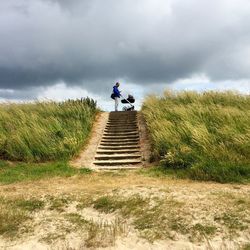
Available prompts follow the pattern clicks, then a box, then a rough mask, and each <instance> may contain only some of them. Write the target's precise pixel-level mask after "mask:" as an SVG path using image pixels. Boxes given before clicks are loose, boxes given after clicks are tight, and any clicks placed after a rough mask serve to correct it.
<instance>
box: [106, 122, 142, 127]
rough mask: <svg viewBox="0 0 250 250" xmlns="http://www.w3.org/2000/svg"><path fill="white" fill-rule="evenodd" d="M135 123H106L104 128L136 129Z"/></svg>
mask: <svg viewBox="0 0 250 250" xmlns="http://www.w3.org/2000/svg"><path fill="white" fill-rule="evenodd" d="M137 126H138V125H137V122H121V123H114V122H113V123H109V122H108V123H107V124H106V127H137Z"/></svg>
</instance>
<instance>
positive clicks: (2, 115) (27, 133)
mask: <svg viewBox="0 0 250 250" xmlns="http://www.w3.org/2000/svg"><path fill="white" fill-rule="evenodd" d="M96 113H97V108H96V103H95V102H94V101H93V100H91V99H89V98H86V99H81V100H76V101H72V100H69V101H65V102H60V103H56V102H41V103H39V102H38V103H26V104H8V103H7V104H1V105H0V159H2V160H13V161H26V162H40V161H50V160H59V159H60V160H62V159H68V158H70V157H72V156H74V155H76V154H77V153H78V152H79V150H80V148H81V147H82V146H83V145H84V143H85V142H86V139H87V137H88V135H89V133H90V130H91V127H92V124H93V122H94V118H95V116H96Z"/></svg>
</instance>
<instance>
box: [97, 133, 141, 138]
mask: <svg viewBox="0 0 250 250" xmlns="http://www.w3.org/2000/svg"><path fill="white" fill-rule="evenodd" d="M138 138H139V135H138V134H137V135H103V137H102V139H138Z"/></svg>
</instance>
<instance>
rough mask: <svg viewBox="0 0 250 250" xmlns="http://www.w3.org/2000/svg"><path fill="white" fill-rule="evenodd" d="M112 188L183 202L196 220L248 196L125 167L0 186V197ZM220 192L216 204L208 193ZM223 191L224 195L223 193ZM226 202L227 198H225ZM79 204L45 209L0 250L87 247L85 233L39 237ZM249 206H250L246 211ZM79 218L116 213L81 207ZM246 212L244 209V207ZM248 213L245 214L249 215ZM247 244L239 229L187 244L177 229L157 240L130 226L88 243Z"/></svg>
mask: <svg viewBox="0 0 250 250" xmlns="http://www.w3.org/2000/svg"><path fill="white" fill-rule="evenodd" d="M113 192H116V194H119V195H120V196H121V197H128V196H131V195H134V194H139V195H141V196H143V197H147V196H149V195H152V194H153V196H155V197H158V198H159V199H166V198H167V197H171V198H173V199H175V200H176V201H180V202H184V203H185V209H186V212H187V213H189V214H193V216H194V219H195V220H197V222H202V219H201V218H203V217H207V219H209V217H210V215H213V214H214V213H216V212H218V211H220V210H225V211H227V209H230V206H229V205H228V204H229V203H228V202H229V201H230V199H231V198H230V197H238V198H239V199H240V198H241V199H243V198H246V199H247V198H248V197H249V196H250V185H237V184H217V183H212V182H206V183H205V182H194V181H190V180H177V179H171V178H155V177H149V176H144V175H141V174H137V173H136V172H134V171H126V172H123V173H122V174H119V172H118V173H116V174H112V173H111V174H110V173H92V174H90V175H86V176H74V177H70V178H53V179H49V180H40V181H35V182H31V181H30V182H23V183H17V184H10V185H2V186H0V196H2V197H5V198H9V199H11V198H18V197H22V198H37V199H43V198H44V197H46V196H48V195H49V196H53V197H62V196H66V197H67V196H84V195H91V196H96V195H97V196H98V195H106V194H110V193H113ZM217 194H220V196H218V197H219V198H220V199H224V200H225V201H223V202H221V203H220V205H214V204H213V203H211V197H214V195H217ZM221 195H222V196H221ZM227 201H228V202H227ZM76 206H77V202H76V201H72V202H71V203H70V205H68V206H67V207H66V208H65V210H64V211H63V212H57V211H53V210H52V211H51V210H49V209H45V210H42V211H39V212H38V213H36V214H35V215H33V216H34V222H33V226H34V231H33V232H32V233H28V234H23V235H19V238H18V239H15V240H8V239H6V238H3V237H1V238H0V249H8V250H9V249H11V250H23V249H25V250H31V249H32V250H33V249H37V250H43V249H44V250H45V249H65V250H66V249H72V250H74V249H75V250H78V249H88V248H87V247H86V246H85V245H84V242H83V233H82V232H81V233H78V232H77V231H74V230H73V231H70V232H68V233H66V235H64V237H63V238H60V237H59V238H58V239H56V240H55V241H53V242H52V243H47V242H45V241H43V240H42V239H43V238H44V237H47V235H49V234H55V233H57V234H60V230H63V228H65V227H67V226H68V224H67V222H66V221H64V220H63V217H62V216H63V214H64V213H77V211H78V210H77V209H76ZM248 210H249V209H248ZM80 214H81V216H84V218H86V219H91V220H93V221H96V222H98V221H106V222H107V223H112V221H114V220H115V218H116V214H115V213H114V214H104V213H100V212H99V211H97V210H95V209H93V208H92V207H88V208H84V209H82V210H81V212H80ZM246 214H247V211H246ZM248 214H249V213H248ZM249 242H250V234H249V231H248V233H247V232H245V233H239V235H238V236H237V237H236V238H233V239H232V240H230V239H229V238H225V237H224V235H223V232H218V234H216V236H215V237H214V238H212V239H210V240H208V241H206V240H205V241H201V242H190V241H189V240H188V238H187V237H184V236H183V235H181V234H178V233H176V234H175V235H174V239H172V240H170V239H166V240H157V241H155V242H154V243H152V242H149V241H148V240H146V239H144V238H141V237H140V236H139V235H138V232H137V231H136V230H135V229H134V228H133V227H132V226H131V225H130V224H129V222H128V225H127V228H126V233H125V234H123V235H121V236H118V237H117V238H116V240H115V242H114V244H112V245H110V246H106V247H103V248H98V247H92V248H90V249H110V250H115V249H121V250H127V249H134V250H151V249H152V250H154V249H155V250H158V249H159V250H160V249H170V250H171V249H172V250H189V249H190V250H191V249H192V250H205V249H208V250H210V249H212V250H214V249H216V250H217V249H218V250H219V249H223V250H224V249H225V250H234V249H242V248H241V247H242V246H244V245H245V244H247V243H249Z"/></svg>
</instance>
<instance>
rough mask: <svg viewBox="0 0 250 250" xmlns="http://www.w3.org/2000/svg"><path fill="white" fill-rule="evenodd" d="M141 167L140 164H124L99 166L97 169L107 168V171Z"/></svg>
mask: <svg viewBox="0 0 250 250" xmlns="http://www.w3.org/2000/svg"><path fill="white" fill-rule="evenodd" d="M139 168H141V166H140V165H138V164H137V165H123V166H97V169H99V170H107V171H112V170H134V169H139Z"/></svg>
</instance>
